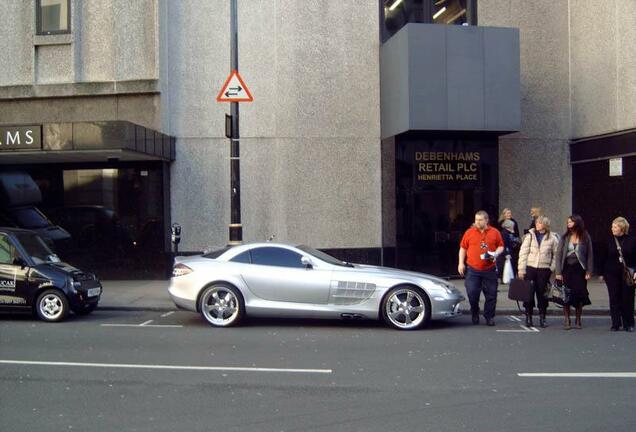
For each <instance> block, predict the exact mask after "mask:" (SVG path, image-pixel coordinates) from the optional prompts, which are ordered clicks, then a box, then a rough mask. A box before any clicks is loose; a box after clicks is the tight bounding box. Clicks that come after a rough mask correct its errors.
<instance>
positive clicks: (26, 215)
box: [11, 207, 51, 229]
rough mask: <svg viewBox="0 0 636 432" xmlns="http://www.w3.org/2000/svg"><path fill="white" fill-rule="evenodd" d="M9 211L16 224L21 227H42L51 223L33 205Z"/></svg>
mask: <svg viewBox="0 0 636 432" xmlns="http://www.w3.org/2000/svg"><path fill="white" fill-rule="evenodd" d="M11 213H12V214H13V218H14V219H15V220H16V222H17V224H18V225H19V226H21V227H22V228H27V229H34V228H44V227H47V226H49V225H51V222H49V220H48V219H47V218H46V216H44V215H43V214H42V213H40V211H39V210H38V209H36V208H34V207H27V208H20V209H15V210H12V211H11Z"/></svg>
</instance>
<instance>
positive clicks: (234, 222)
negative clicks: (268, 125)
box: [216, 0, 253, 245]
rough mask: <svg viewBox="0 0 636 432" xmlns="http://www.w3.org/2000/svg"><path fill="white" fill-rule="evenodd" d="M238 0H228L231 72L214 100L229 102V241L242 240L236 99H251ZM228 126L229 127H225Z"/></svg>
mask: <svg viewBox="0 0 636 432" xmlns="http://www.w3.org/2000/svg"><path fill="white" fill-rule="evenodd" d="M236 2H237V0H231V16H230V33H231V37H230V39H231V47H230V52H231V55H230V67H231V70H232V72H231V73H230V75H229V76H228V77H227V79H226V80H225V84H223V87H222V88H221V91H220V92H219V94H218V96H217V97H216V100H217V102H231V106H230V116H227V114H226V122H225V129H226V130H225V135H226V136H227V137H228V138H230V227H229V235H230V241H229V244H230V245H234V244H240V243H241V242H242V241H243V226H242V224H241V175H240V173H241V166H240V151H239V144H240V134H239V102H251V101H252V100H253V98H252V95H251V93H250V91H249V90H248V88H247V86H246V85H245V83H244V82H243V79H242V78H241V76H240V75H239V73H238V11H237V3H236ZM228 129H229V130H228Z"/></svg>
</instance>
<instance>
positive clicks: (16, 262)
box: [13, 257, 27, 268]
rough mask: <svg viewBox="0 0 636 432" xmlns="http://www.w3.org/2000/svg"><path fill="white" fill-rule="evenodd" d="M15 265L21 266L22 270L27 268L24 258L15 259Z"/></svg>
mask: <svg viewBox="0 0 636 432" xmlns="http://www.w3.org/2000/svg"><path fill="white" fill-rule="evenodd" d="M13 265H19V266H20V267H21V268H25V267H26V266H27V263H26V261H25V260H24V258H22V257H15V258H13Z"/></svg>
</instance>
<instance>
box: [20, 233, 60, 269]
mask: <svg viewBox="0 0 636 432" xmlns="http://www.w3.org/2000/svg"><path fill="white" fill-rule="evenodd" d="M15 236H16V237H17V239H18V241H19V242H20V244H21V245H22V247H23V248H24V250H26V252H27V254H29V256H30V257H31V259H32V260H33V261H35V264H42V263H44V262H59V261H60V260H59V258H58V257H57V256H56V255H55V254H54V253H53V251H51V249H49V247H48V246H47V245H46V243H44V241H43V240H42V239H41V238H40V236H37V235H35V234H31V233H16V234H15Z"/></svg>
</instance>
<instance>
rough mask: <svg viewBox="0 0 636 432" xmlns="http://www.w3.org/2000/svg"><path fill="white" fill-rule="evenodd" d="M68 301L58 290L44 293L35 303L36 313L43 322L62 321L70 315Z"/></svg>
mask: <svg viewBox="0 0 636 432" xmlns="http://www.w3.org/2000/svg"><path fill="white" fill-rule="evenodd" d="M68 311H69V306H68V300H67V299H66V296H65V295H64V293H62V292H61V291H58V290H53V289H51V290H46V291H43V292H42V293H41V294H40V295H39V296H38V299H37V302H36V303H35V313H36V314H37V316H38V318H40V319H41V320H42V321H48V322H57V321H62V320H63V319H64V318H66V316H67V315H68Z"/></svg>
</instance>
